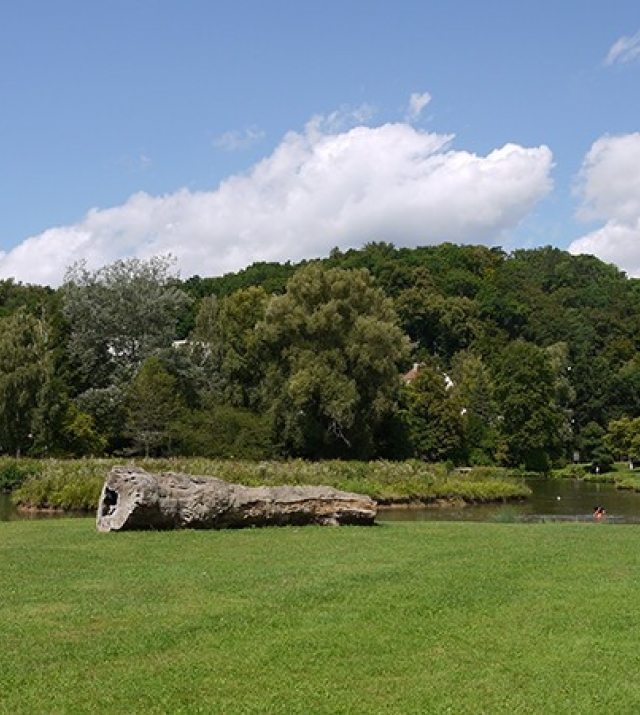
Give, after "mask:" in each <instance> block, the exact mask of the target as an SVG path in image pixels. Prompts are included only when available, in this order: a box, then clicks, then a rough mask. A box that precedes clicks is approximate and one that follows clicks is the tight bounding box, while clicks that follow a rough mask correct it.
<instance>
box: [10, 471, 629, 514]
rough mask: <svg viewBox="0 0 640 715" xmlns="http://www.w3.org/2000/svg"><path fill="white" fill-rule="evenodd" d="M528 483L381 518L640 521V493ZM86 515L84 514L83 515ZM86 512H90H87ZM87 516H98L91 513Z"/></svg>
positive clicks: (588, 485)
mask: <svg viewBox="0 0 640 715" xmlns="http://www.w3.org/2000/svg"><path fill="white" fill-rule="evenodd" d="M527 485H528V486H529V487H531V489H532V490H533V496H532V497H531V498H529V499H528V500H527V501H524V502H522V503H513V504H511V503H510V504H508V505H507V506H506V507H505V506H503V505H502V504H486V505H482V506H467V507H460V508H457V507H425V508H420V509H416V508H411V509H407V508H389V509H386V508H385V509H381V510H380V511H379V512H378V521H400V520H402V521H491V520H493V519H495V518H496V517H498V516H499V515H500V512H501V510H503V509H505V508H507V509H508V510H509V512H510V513H511V514H514V515H515V516H516V518H517V519H519V520H523V521H542V520H547V519H548V520H554V521H565V520H566V521H591V518H592V517H591V515H592V514H593V510H594V507H596V506H601V507H603V508H604V509H605V511H606V519H605V520H606V521H608V522H609V523H624V524H629V523H637V524H640V494H638V493H636V492H630V491H624V490H620V489H615V488H614V486H613V485H612V484H594V483H593V482H580V481H574V480H568V479H549V480H547V479H532V480H527ZM60 516H66V517H68V516H70V515H69V514H49V513H45V514H40V513H36V514H34V513H27V514H24V513H21V514H19V513H18V512H17V511H16V509H15V507H14V506H13V504H12V503H11V498H10V497H9V495H8V494H2V493H0V521H12V520H14V519H55V518H60ZM79 516H83V515H79ZM85 516H86V515H85ZM86 518H91V519H93V518H94V515H93V514H89V515H88V516H86Z"/></svg>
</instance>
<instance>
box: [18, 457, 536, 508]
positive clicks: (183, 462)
mask: <svg viewBox="0 0 640 715" xmlns="http://www.w3.org/2000/svg"><path fill="white" fill-rule="evenodd" d="M116 464H118V461H117V460H106V459H100V460H99V459H86V460H75V461H63V460H47V461H43V462H42V468H41V473H40V474H39V475H38V476H36V477H33V478H31V479H28V480H27V481H26V482H25V483H24V484H23V485H22V486H21V487H20V488H19V489H18V490H17V491H16V492H15V497H14V498H15V501H16V502H17V503H18V504H19V505H22V506H28V507H32V508H58V509H76V510H83V509H86V510H89V509H95V508H96V507H97V504H98V499H99V496H100V490H101V488H102V484H103V483H104V479H105V477H106V475H107V473H108V471H109V470H110V469H111V467H113V466H114V465H116ZM135 464H136V465H137V466H139V467H142V468H143V469H146V470H147V471H152V472H168V471H172V472H184V473H187V474H199V475H204V476H215V477H218V478H220V479H224V480H225V481H228V482H232V483H234V484H244V485H246V486H259V485H267V486H269V485H282V484H292V485H305V484H308V485H319V484H322V485H326V486H333V487H335V488H337V489H342V490H345V491H351V492H358V493H361V494H367V495H369V496H371V497H372V498H374V499H376V500H377V501H379V502H382V503H392V502H411V501H416V502H425V503H429V502H433V501H437V500H463V501H468V502H475V503H479V502H489V501H501V500H503V501H504V500H509V499H519V498H524V497H526V496H528V495H529V494H530V493H531V492H530V490H529V489H528V487H526V486H525V485H524V484H523V483H522V480H521V479H520V478H514V475H513V474H512V473H510V472H507V471H506V470H500V469H488V468H486V467H478V468H476V469H471V470H468V471H465V472H456V471H455V470H450V469H447V467H446V466H445V465H429V464H425V463H424V462H420V461H408V462H386V461H379V462H341V461H332V462H305V461H302V460H292V461H288V462H275V461H265V462H249V461H240V460H237V461H236V460H210V459H198V458H195V459H194V458H185V459H179V458H178V459H166V460H161V459H148V460H145V459H140V460H137V461H136V462H135Z"/></svg>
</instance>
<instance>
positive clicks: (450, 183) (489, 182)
mask: <svg viewBox="0 0 640 715" xmlns="http://www.w3.org/2000/svg"><path fill="white" fill-rule="evenodd" d="M334 126H335V122H333V121H326V120H323V119H322V118H316V119H314V120H313V121H311V122H309V123H308V125H307V126H306V127H305V128H304V130H303V131H300V132H294V131H292V132H289V133H288V134H287V135H286V136H285V137H284V138H283V139H282V141H281V142H280V144H279V145H278V146H277V147H276V149H275V150H274V152H273V153H272V154H271V155H270V156H267V157H266V158H264V159H263V160H262V161H260V162H259V163H257V164H256V165H255V166H254V167H253V168H252V169H251V171H249V172H247V173H245V174H242V175H238V176H232V177H230V178H229V179H227V180H226V181H224V182H223V183H222V184H221V185H220V186H219V188H217V189H216V190H213V191H200V192H193V191H188V190H186V189H181V190H179V191H176V192H175V193H172V194H168V195H165V196H150V195H148V194H146V193H138V194H135V195H133V196H131V197H130V198H129V199H128V200H127V201H126V202H125V203H124V204H122V205H120V206H116V207H113V208H108V209H97V208H96V209H92V210H91V211H89V212H88V213H87V214H86V216H85V217H84V219H83V220H81V221H80V222H79V223H78V224H77V225H74V226H67V227H58V228H53V229H50V230H48V231H45V232H44V233H42V234H40V235H38V236H34V237H32V238H29V239H27V240H25V241H24V242H23V243H22V244H20V245H19V246H17V247H16V248H15V249H14V250H12V251H10V252H9V253H7V254H4V255H2V256H0V276H5V277H7V276H14V277H16V278H17V279H18V280H22V281H25V282H34V283H41V284H50V285H56V284H58V283H59V282H60V280H61V278H62V276H63V275H64V271H65V269H66V267H68V266H69V265H70V264H71V263H73V262H74V261H76V260H79V259H85V260H86V261H87V265H88V266H89V267H90V268H97V267H99V266H102V265H104V264H106V263H110V262H112V261H114V260H116V259H118V258H123V257H138V258H148V257H150V256H152V255H156V254H161V253H162V254H164V253H171V254H173V255H174V256H176V257H177V259H178V264H179V267H180V270H181V274H182V275H183V276H190V275H194V274H199V275H202V276H209V275H220V274H222V273H225V272H228V271H234V270H238V269H240V268H243V267H245V266H247V265H248V264H250V263H251V262H254V261H260V260H263V261H271V260H273V261H283V260H292V261H297V260H300V259H302V258H308V257H314V256H324V255H327V254H328V252H329V250H330V249H331V248H332V247H333V246H338V247H340V248H349V247H358V246H361V245H362V244H363V243H365V242H367V241H372V240H385V241H390V242H393V243H395V244H396V245H400V246H415V245H427V244H429V243H436V242H441V241H445V240H446V241H453V242H459V243H464V242H473V243H480V242H484V243H487V244H491V243H499V242H501V239H502V238H503V235H504V232H507V231H509V229H512V228H514V227H515V226H516V225H517V224H519V223H520V222H521V221H522V220H523V219H524V218H525V217H526V216H527V215H528V213H529V212H531V210H532V209H533V208H534V207H535V205H536V204H537V203H538V202H539V201H540V200H541V199H543V198H544V197H545V195H546V194H547V193H548V192H549V191H550V190H551V179H550V172H551V168H552V155H551V151H550V150H549V149H548V148H547V147H545V146H541V147H535V148H524V147H521V146H517V145H514V144H507V145H506V146H504V147H501V148H498V149H495V150H494V151H492V152H490V153H489V154H488V155H487V156H478V155H476V154H472V153H469V152H466V151H460V150H455V149H454V148H453V146H452V142H453V137H452V136H450V135H442V134H435V133H429V132H425V131H420V130H418V129H416V128H414V127H412V126H410V125H409V124H405V123H389V124H384V125H381V126H375V127H372V126H363V125H360V126H354V127H351V128H349V129H346V130H336V129H334V128H333V127H334Z"/></svg>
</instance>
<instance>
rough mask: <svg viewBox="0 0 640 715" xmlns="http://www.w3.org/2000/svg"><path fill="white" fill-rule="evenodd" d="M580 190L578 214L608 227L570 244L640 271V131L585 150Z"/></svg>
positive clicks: (608, 138)
mask: <svg viewBox="0 0 640 715" xmlns="http://www.w3.org/2000/svg"><path fill="white" fill-rule="evenodd" d="M576 193H577V195H578V197H579V198H580V200H581V205H580V208H579V209H578V212H577V217H578V218H579V219H581V220H583V221H602V222H604V226H601V227H600V228H598V229H596V230H594V231H592V232H590V233H588V234H586V235H585V236H582V237H581V238H579V239H578V240H576V241H574V242H573V243H572V244H571V245H570V246H569V251H570V252H571V253H590V254H592V255H595V256H598V257H599V258H601V259H602V260H604V261H607V262H609V263H615V264H616V265H618V266H620V267H621V268H623V269H624V270H625V271H627V273H629V274H630V275H634V276H640V133H635V134H625V135H622V136H604V137H601V138H600V139H598V140H597V141H596V142H595V143H594V144H593V146H592V147H591V149H590V150H589V152H588V154H587V155H586V157H585V159H584V162H583V164H582V168H581V169H580V173H579V175H578V182H577V188H576Z"/></svg>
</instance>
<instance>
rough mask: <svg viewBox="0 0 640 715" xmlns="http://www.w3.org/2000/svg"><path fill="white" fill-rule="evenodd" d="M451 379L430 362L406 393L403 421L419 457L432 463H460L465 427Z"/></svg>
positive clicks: (407, 388) (421, 368)
mask: <svg viewBox="0 0 640 715" xmlns="http://www.w3.org/2000/svg"><path fill="white" fill-rule="evenodd" d="M450 390H451V383H450V381H449V378H448V376H447V375H445V373H444V372H442V370H441V369H440V368H439V367H438V365H437V364H436V363H435V361H433V360H430V361H428V362H425V363H422V364H421V365H420V368H419V371H418V376H417V377H416V378H415V379H414V380H413V381H412V382H411V383H410V384H408V385H407V386H406V387H405V388H404V391H403V400H402V402H403V405H404V409H403V418H404V420H405V424H406V425H407V430H408V433H409V440H410V442H411V444H412V445H413V448H414V452H415V456H418V457H420V458H422V459H425V460H428V461H430V462H438V461H443V460H448V459H450V460H453V461H460V459H461V457H462V451H463V424H462V415H461V410H460V407H459V405H458V403H457V401H456V400H455V399H452V396H451V392H450Z"/></svg>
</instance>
